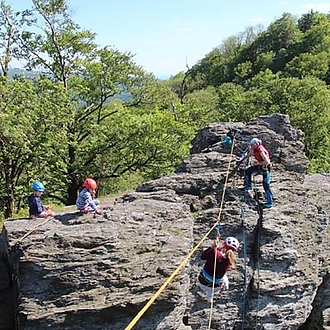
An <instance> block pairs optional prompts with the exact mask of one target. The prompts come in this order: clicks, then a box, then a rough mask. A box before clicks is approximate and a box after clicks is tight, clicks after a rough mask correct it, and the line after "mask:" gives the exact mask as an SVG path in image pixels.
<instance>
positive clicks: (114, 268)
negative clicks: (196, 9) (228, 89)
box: [0, 114, 330, 330]
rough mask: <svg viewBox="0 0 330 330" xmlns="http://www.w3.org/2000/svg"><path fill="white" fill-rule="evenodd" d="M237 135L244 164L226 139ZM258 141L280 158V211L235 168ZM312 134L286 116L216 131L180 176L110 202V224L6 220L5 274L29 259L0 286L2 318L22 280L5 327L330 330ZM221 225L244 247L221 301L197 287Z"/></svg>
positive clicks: (325, 232)
mask: <svg viewBox="0 0 330 330" xmlns="http://www.w3.org/2000/svg"><path fill="white" fill-rule="evenodd" d="M229 130H232V131H235V132H236V134H235V144H234V149H233V153H234V155H231V149H229V148H228V147H227V146H226V145H225V144H224V143H222V142H221V138H222V137H224V136H225V135H226V134H227V133H228V131H229ZM255 136H257V137H259V138H260V139H262V140H263V142H264V145H265V146H266V147H267V148H268V149H269V151H270V153H271V156H272V162H273V177H272V182H271V188H272V191H273V194H274V196H275V205H274V207H273V208H271V209H269V210H262V209H261V208H260V207H259V206H260V203H261V202H262V201H263V199H264V196H263V189H262V185H261V181H260V177H258V176H256V177H254V179H253V181H254V191H253V192H252V193H251V194H246V193H244V192H243V191H242V190H240V189H239V188H241V187H242V172H241V171H242V169H239V170H238V171H233V169H234V168H235V161H234V159H235V156H239V155H241V154H242V152H243V151H244V150H245V149H246V148H247V146H248V143H249V141H250V139H251V138H252V137H255ZM301 136H302V134H301V132H300V131H298V130H296V129H294V128H293V127H292V126H291V125H290V121H289V118H288V117H287V116H284V115H280V114H274V115H272V116H265V117H259V118H257V119H255V120H253V121H251V122H249V123H248V124H247V125H243V124H242V123H214V124H211V125H209V126H207V127H205V128H204V129H202V130H201V131H200V132H199V133H198V134H197V135H196V137H195V139H194V141H193V146H192V149H191V156H190V157H189V159H187V160H186V161H185V162H184V163H183V164H181V165H180V166H179V167H178V169H177V171H176V173H173V174H171V175H168V176H166V177H163V178H160V179H158V180H154V181H150V182H145V183H144V184H142V185H140V186H139V187H138V188H137V189H136V191H135V192H132V193H130V194H125V195H123V196H121V197H119V198H116V199H113V200H108V201H107V202H106V203H105V207H104V214H103V215H102V216H95V217H94V216H92V215H88V216H86V215H85V216H82V215H80V214H79V213H76V212H75V210H73V209H72V210H71V212H70V209H68V212H65V213H63V214H58V215H56V216H55V217H54V218H52V219H50V220H48V221H44V220H37V221H33V220H31V219H22V220H12V221H7V222H6V223H5V229H4V231H3V235H2V241H3V247H2V251H6V249H7V252H4V254H3V255H2V265H3V267H6V265H7V266H8V265H10V264H11V263H10V261H11V260H12V259H13V258H12V257H8V251H9V252H11V255H12V254H13V251H16V254H15V255H16V256H17V250H18V249H19V251H20V252H22V255H21V256H20V263H19V267H15V265H14V266H13V265H11V266H8V268H7V273H6V271H5V273H6V274H9V275H8V276H7V277H6V276H4V277H3V278H4V281H2V282H3V283H2V282H1V283H2V286H1V288H0V293H1V299H0V304H1V305H2V306H1V309H2V310H3V309H4V306H5V305H6V302H5V301H8V299H6V298H5V297H7V298H8V294H9V293H8V292H9V291H8V290H10V288H13V287H14V288H15V285H13V283H14V282H15V281H14V279H15V278H16V277H17V274H19V285H17V287H19V295H17V294H16V293H15V292H16V291H15V290H12V291H11V292H12V297H10V299H9V300H10V301H13V300H14V298H15V297H18V299H16V300H15V301H16V304H15V306H11V305H10V304H8V303H7V305H6V306H7V307H6V308H7V310H9V311H10V313H9V312H8V311H7V313H6V315H7V316H8V319H6V320H5V316H4V315H3V316H2V319H3V320H5V321H4V322H3V323H2V325H1V322H0V329H10V325H9V324H10V323H11V324H12V329H25V330H39V329H40V330H41V329H42V330H44V329H53V330H57V329H70V330H89V329H93V330H97V329H100V330H101V329H102V330H119V329H126V328H127V327H128V325H129V324H132V323H131V322H132V320H133V319H134V318H135V320H136V322H135V324H134V325H132V327H134V329H144V330H154V329H155V330H156V329H157V330H160V329H162V330H164V329H173V330H178V329H180V330H181V329H182V330H183V329H194V330H197V329H198V330H201V329H233V330H234V329H265V330H268V329H283V330H284V329H285V330H287V329H292V330H293V329H300V330H307V329H308V330H321V329H330V299H329V298H328V297H329V296H330V282H329V279H330V276H329V274H330V266H329V250H330V243H329V236H330V233H329V209H330V197H329V196H330V194H329V192H330V176H329V175H327V174H323V175H322V174H317V175H312V176H307V175H305V172H306V169H307V166H308V161H307V159H306V157H305V156H304V154H303V144H302V143H301V142H300V138H301ZM235 169H236V168H235ZM216 223H220V224H221V235H222V237H226V236H228V235H230V236H235V237H237V238H238V239H239V241H240V243H241V247H240V250H239V252H238V256H237V266H236V268H235V269H233V270H231V271H230V272H229V274H228V277H229V281H230V287H229V290H228V291H227V292H225V293H224V294H222V295H221V296H217V297H214V300H213V303H212V304H210V303H209V302H208V301H207V300H205V298H204V297H203V295H201V293H200V291H199V289H198V287H197V285H196V278H197V275H198V273H199V271H200V269H201V267H202V265H203V262H202V260H201V259H200V255H201V252H202V250H203V249H204V248H206V247H208V246H209V245H210V244H211V243H212V240H213V238H214V231H212V230H211V231H210V228H211V229H212V227H213V226H214V224H216ZM7 241H8V242H7ZM7 244H8V246H9V247H8V246H7ZM14 247H15V248H14ZM9 254H10V253H9ZM14 259H15V258H14ZM178 269H179V270H178ZM0 271H2V268H1V267H0ZM174 274H175V275H174ZM6 279H7V280H6ZM15 283H17V282H15ZM5 295H7V296H5ZM151 301H152V303H151ZM148 304H149V305H148ZM146 307H147V308H146ZM141 311H143V312H142V314H141ZM139 312H140V313H139ZM138 313H139V314H138ZM3 314H4V313H3ZM14 314H15V315H16V316H17V317H15V318H14V317H13V315H14ZM136 316H137V317H136ZM13 318H14V319H15V320H16V321H15V322H14V321H13ZM1 326H2V327H1Z"/></svg>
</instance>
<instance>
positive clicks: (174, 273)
mask: <svg viewBox="0 0 330 330" xmlns="http://www.w3.org/2000/svg"><path fill="white" fill-rule="evenodd" d="M233 150H234V142H233V144H232V146H231V152H230V155H229V162H228V167H227V173H226V177H225V182H224V188H223V191H222V197H221V202H220V206H219V212H218V217H217V221H216V222H215V223H214V225H213V226H212V227H211V228H210V229H209V231H208V232H207V233H206V234H205V235H204V236H203V237H202V238H201V239H200V241H199V242H198V243H197V244H196V246H195V247H194V248H193V249H192V250H191V251H190V252H189V253H188V255H187V256H186V258H185V259H184V260H183V261H182V262H181V263H180V264H179V266H178V267H177V268H176V269H175V270H174V271H173V273H172V274H171V275H170V277H169V278H168V279H167V280H166V281H165V282H164V283H163V285H162V286H161V287H160V288H159V289H158V290H157V292H156V293H155V294H154V295H153V296H152V297H151V298H150V300H149V301H148V302H147V303H146V304H145V305H144V307H143V308H142V309H141V310H140V311H139V312H138V313H137V315H136V316H135V317H134V318H133V320H132V321H131V322H130V323H129V324H128V325H127V326H126V328H125V329H124V330H130V329H132V328H133V327H134V326H135V324H136V323H137V322H138V321H139V320H140V318H141V317H142V316H143V314H144V313H145V312H146V311H147V310H148V308H149V307H150V306H151V305H152V304H153V302H154V301H155V300H156V299H157V298H158V296H159V295H160V294H161V293H162V292H163V291H164V290H165V288H166V287H167V286H168V285H169V284H170V283H171V282H172V280H173V279H174V277H175V276H176V275H177V274H178V273H179V271H180V270H181V269H182V268H183V267H184V266H185V265H186V263H187V262H188V260H189V259H190V258H191V256H192V255H193V254H194V253H195V252H196V250H197V249H198V248H199V247H200V246H201V245H202V243H203V242H204V241H205V240H206V238H207V237H208V236H209V235H210V233H211V232H212V231H213V230H214V229H215V228H216V227H217V226H218V225H219V224H220V216H221V212H222V208H223V204H224V198H225V192H226V185H227V182H228V177H229V170H230V165H231V160H232V155H233ZM213 291H214V288H213ZM213 293H214V292H213ZM213 293H212V299H211V308H210V319H209V329H211V328H210V327H211V320H212V311H213Z"/></svg>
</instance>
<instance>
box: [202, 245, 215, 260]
mask: <svg viewBox="0 0 330 330" xmlns="http://www.w3.org/2000/svg"><path fill="white" fill-rule="evenodd" d="M212 256H214V247H213V246H212V247H209V248H208V249H206V250H204V251H203V252H202V256H201V258H202V260H208V259H210V258H211V257H212Z"/></svg>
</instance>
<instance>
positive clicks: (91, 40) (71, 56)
mask: <svg viewBox="0 0 330 330" xmlns="http://www.w3.org/2000/svg"><path fill="white" fill-rule="evenodd" d="M0 53H1V54H0V65H1V66H0V76H1V77H0V78H1V79H0V91H1V99H0V109H1V112H0V144H1V150H0V162H1V169H0V176H1V179H2V182H3V188H2V190H1V194H0V210H1V211H2V212H3V214H4V216H5V217H10V216H12V215H13V214H14V213H15V212H17V211H18V210H19V209H20V208H21V207H22V206H24V205H25V206H26V202H25V201H26V197H27V195H28V194H29V192H30V186H31V183H32V182H33V181H34V180H41V181H42V182H43V183H44V184H45V185H46V188H47V191H48V196H49V197H51V198H52V199H53V200H54V201H55V200H56V201H58V202H59V203H63V204H66V205H69V204H74V203H75V200H76V196H77V192H78V190H79V187H80V185H81V182H82V180H83V179H84V178H85V177H86V176H92V177H93V178H95V179H96V180H97V181H98V183H99V186H100V189H99V191H100V192H101V193H103V194H108V193H111V192H116V191H118V190H121V189H129V188H132V187H134V185H136V184H137V183H139V182H141V181H143V180H148V179H153V178H157V177H160V176H162V175H165V174H167V173H169V172H171V171H173V170H174V168H175V167H176V166H177V165H178V164H179V163H180V162H181V161H182V160H183V159H185V158H186V157H187V156H188V154H189V148H190V141H191V139H192V138H193V136H194V134H195V133H196V131H197V130H198V129H200V128H201V127H203V126H204V125H206V124H208V123H210V122H215V121H243V122H246V121H248V120H250V119H252V118H253V117H256V116H258V115H261V114H270V113H274V112H281V113H287V114H289V115H290V117H291V120H292V123H293V124H294V125H296V126H297V127H299V128H301V129H302V130H303V131H304V132H305V136H304V142H305V145H306V154H307V155H308V157H309V158H310V160H311V166H310V170H311V171H327V172H328V171H329V168H330V163H329V152H330V151H329V150H330V148H329V147H330V145H329V143H330V139H329V128H330V125H329V113H330V109H329V107H330V106H329V104H330V102H329V101H330V100H329V97H330V94H329V87H328V85H329V82H330V74H329V61H330V21H329V16H328V15H325V14H320V13H313V12H311V13H308V14H306V15H303V16H302V17H301V18H299V19H295V18H294V17H292V16H291V15H289V14H286V13H285V14H283V16H282V17H281V18H280V19H279V20H277V21H275V22H274V23H272V24H271V25H270V26H269V27H268V28H267V29H266V30H264V31H263V30H261V29H260V28H258V29H257V28H249V29H247V30H246V31H245V32H243V33H240V34H239V35H238V36H234V37H230V38H228V39H227V40H225V41H224V42H223V44H222V45H221V46H219V47H218V48H216V49H214V50H212V51H211V52H210V53H209V54H207V55H206V56H205V58H203V59H201V60H200V61H199V63H197V64H196V65H195V66H193V67H192V68H191V69H189V70H188V71H187V72H181V73H178V74H177V75H176V76H174V77H171V78H170V79H168V80H167V81H159V80H157V79H156V78H155V77H154V76H153V75H151V74H149V73H147V72H145V71H144V70H143V68H141V67H140V66H139V65H137V64H136V63H135V62H134V60H133V55H132V54H130V53H122V52H119V51H117V50H116V49H114V48H112V47H103V48H100V47H98V46H97V45H96V43H95V35H94V34H93V33H92V32H90V31H87V30H83V29H81V28H80V27H79V26H78V25H77V24H76V23H75V22H74V21H72V19H71V17H70V15H69V8H68V7H67V3H66V1H65V0H32V8H30V9H27V10H25V11H23V12H15V11H14V10H13V9H12V8H11V7H10V6H8V5H6V4H5V1H2V2H1V11H0ZM14 59H15V60H19V61H22V62H23V63H26V69H28V70H32V72H41V73H42V74H38V75H33V76H30V77H29V78H27V77H26V78H25V77H22V76H21V77H20V76H15V77H10V75H9V68H10V63H12V61H13V60H14Z"/></svg>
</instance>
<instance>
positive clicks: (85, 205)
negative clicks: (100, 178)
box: [76, 178, 102, 214]
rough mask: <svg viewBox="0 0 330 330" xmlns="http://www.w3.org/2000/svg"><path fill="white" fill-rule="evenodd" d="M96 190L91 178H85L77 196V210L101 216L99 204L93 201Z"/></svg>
mask: <svg viewBox="0 0 330 330" xmlns="http://www.w3.org/2000/svg"><path fill="white" fill-rule="evenodd" d="M96 189H97V184H96V182H95V180H93V179H91V178H86V179H85V181H84V183H83V189H82V190H81V192H80V193H79V195H78V198H77V201H76V206H77V209H78V210H79V211H80V212H82V213H90V212H95V213H97V214H102V211H101V209H100V202H99V200H98V199H95V191H96Z"/></svg>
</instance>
